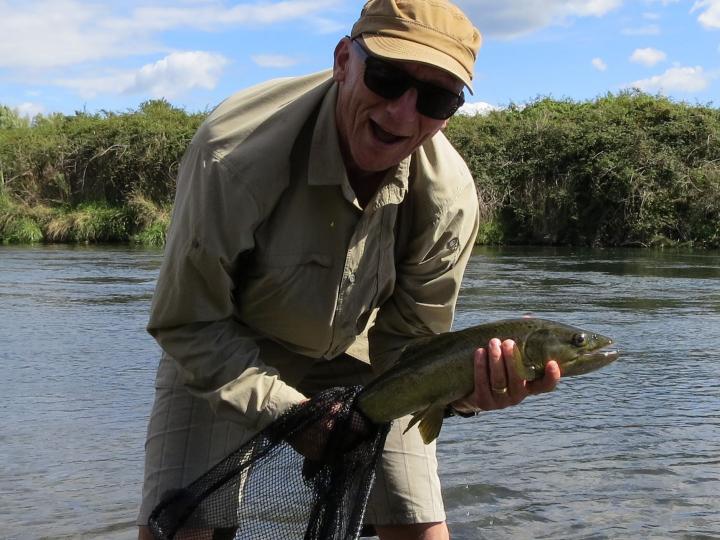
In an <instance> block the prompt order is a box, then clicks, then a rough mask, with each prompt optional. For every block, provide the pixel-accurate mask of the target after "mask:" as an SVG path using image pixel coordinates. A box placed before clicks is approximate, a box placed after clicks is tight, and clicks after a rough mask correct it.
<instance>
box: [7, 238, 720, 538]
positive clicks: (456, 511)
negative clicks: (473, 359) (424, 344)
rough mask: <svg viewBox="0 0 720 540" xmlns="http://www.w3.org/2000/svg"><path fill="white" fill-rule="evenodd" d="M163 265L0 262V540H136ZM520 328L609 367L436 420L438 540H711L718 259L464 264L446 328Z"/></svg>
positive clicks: (715, 511) (539, 256) (591, 253)
mask: <svg viewBox="0 0 720 540" xmlns="http://www.w3.org/2000/svg"><path fill="white" fill-rule="evenodd" d="M160 260H161V253H160V252H159V251H152V250H141V249H131V248H128V247H107V246H102V247H84V246H78V247H73V246H41V247H7V246H5V247H3V246H0V373H1V374H2V381H3V390H2V393H0V538H3V539H5V538H7V539H16V538H17V539H25V538H28V539H35V538H48V539H59V538H102V539H105V538H107V539H115V538H117V539H125V538H128V539H130V538H133V537H134V536H135V534H136V533H135V528H134V525H133V521H134V517H135V512H136V508H137V504H138V499H139V494H140V482H141V476H142V463H143V461H142V460H143V441H144V435H145V433H144V432H145V428H146V422H147V420H146V419H147V415H148V413H149V409H150V405H151V400H152V394H153V388H152V382H153V377H154V371H155V367H156V363H157V359H158V349H157V346H156V345H155V343H154V342H153V341H152V340H151V339H150V337H149V336H148V335H147V334H146V333H145V332H144V326H145V323H146V319H147V314H148V309H149V302H150V299H151V295H152V290H153V286H154V282H155V279H156V276H157V272H158V268H159V265H160ZM525 314H532V315H537V316H542V317H547V318H551V319H555V320H559V321H563V322H568V323H571V324H575V325H578V326H581V327H584V328H586V329H591V330H595V331H598V332H601V333H603V334H606V335H610V336H612V337H614V338H615V339H616V341H617V342H618V346H619V348H620V349H621V352H622V356H621V359H620V360H619V361H618V362H616V363H615V364H614V365H612V366H610V367H608V368H605V369H604V370H602V371H599V372H596V373H592V374H589V375H586V376H583V377H579V378H572V379H570V378H569V379H567V380H563V381H561V384H560V386H559V388H558V390H557V391H556V392H554V393H552V394H548V395H544V396H537V397H534V398H530V399H528V400H527V401H526V402H525V403H523V404H522V405H521V406H519V407H515V408H511V409H507V410H504V411H497V412H493V413H485V414H483V415H481V416H478V417H475V418H471V419H460V418H457V419H455V418H453V419H450V420H448V421H447V422H446V425H445V426H444V427H443V431H442V434H441V439H440V442H439V446H438V452H439V456H440V463H441V470H442V482H443V487H444V494H445V500H446V506H447V508H448V519H449V523H450V525H451V531H452V536H453V539H454V540H476V539H602V538H623V539H624V538H673V539H674V538H678V539H680V538H682V539H710V538H713V539H720V253H717V252H682V253H678V252H663V251H644V250H567V249H562V250H561V249H527V248H513V249H510V248H502V249H479V250H477V251H476V253H475V255H474V257H473V258H472V260H471V263H470V266H469V268H468V272H467V274H466V279H465V282H464V285H463V289H462V293H461V297H460V301H459V306H458V313H457V317H456V321H455V327H456V328H462V327H465V326H469V325H471V324H476V323H479V322H482V321H489V320H494V319H500V318H506V317H515V316H519V315H525Z"/></svg>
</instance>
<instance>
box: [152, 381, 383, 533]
mask: <svg viewBox="0 0 720 540" xmlns="http://www.w3.org/2000/svg"><path fill="white" fill-rule="evenodd" d="M360 390H361V387H360V386H355V387H343V388H332V389H329V390H326V391H324V392H321V393H320V394H318V395H316V396H315V397H313V399H311V400H310V401H307V402H305V403H303V404H301V405H297V406H295V407H294V408H292V409H290V410H289V411H287V412H286V413H285V414H283V415H282V416H281V417H280V418H278V419H277V420H276V421H275V422H273V423H272V424H270V425H269V426H268V427H266V428H265V429H264V430H263V431H261V432H260V433H258V434H257V435H256V436H255V437H253V438H252V439H250V440H249V441H248V442H247V443H245V444H243V445H242V446H241V447H240V448H238V449H237V450H235V451H234V452H232V453H231V454H230V455H229V456H227V457H226V458H225V459H224V460H222V461H221V462H220V463H218V464H217V465H216V466H215V467H213V468H212V469H210V470H209V471H208V472H207V473H205V474H204V475H202V476H201V477H200V478H198V479H197V480H195V481H194V482H193V483H192V484H190V485H188V486H187V487H185V488H182V489H179V490H175V491H172V492H169V493H167V494H166V495H165V496H164V497H163V499H162V501H161V502H160V504H159V505H158V506H157V507H156V508H155V509H154V510H153V512H152V514H151V516H150V521H149V526H150V530H151V532H152V533H153V535H154V536H155V538H158V539H172V538H175V539H182V540H196V539H197V540H211V539H212V540H221V539H223V540H224V539H228V540H229V539H253V540H264V539H267V540H284V539H287V540H298V539H304V540H349V539H355V538H358V536H359V535H360V529H361V526H362V518H363V514H364V512H365V505H366V503H367V498H368V495H369V493H370V488H371V486H372V482H373V478H374V471H375V465H376V463H377V461H378V459H379V458H380V456H381V454H382V449H383V446H384V444H385V438H386V436H387V433H388V430H389V427H390V425H389V424H384V425H376V424H373V423H371V422H370V421H368V420H367V419H366V418H365V417H364V416H363V415H362V413H360V412H359V410H358V409H357V407H356V398H357V395H358V394H359V392H360Z"/></svg>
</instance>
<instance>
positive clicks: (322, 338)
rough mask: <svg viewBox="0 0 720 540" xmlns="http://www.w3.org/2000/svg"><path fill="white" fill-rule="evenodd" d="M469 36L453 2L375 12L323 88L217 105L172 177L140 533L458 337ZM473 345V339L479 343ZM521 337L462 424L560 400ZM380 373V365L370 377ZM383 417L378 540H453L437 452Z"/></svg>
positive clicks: (341, 46)
mask: <svg viewBox="0 0 720 540" xmlns="http://www.w3.org/2000/svg"><path fill="white" fill-rule="evenodd" d="M479 46H480V34H479V32H478V31H477V30H476V29H475V28H474V27H473V25H472V24H471V23H470V21H469V20H468V19H467V18H466V17H465V16H464V15H463V14H462V12H461V11H460V10H459V9H458V8H457V7H455V6H454V5H452V4H449V3H448V2H447V1H446V0H370V1H369V2H368V3H367V4H366V5H365V7H364V8H363V11H362V13H361V16H360V18H359V20H358V21H357V22H356V24H355V25H354V27H353V29H352V32H351V35H350V36H348V37H345V38H343V39H342V40H340V42H339V43H338V45H337V47H336V49H335V53H334V66H333V70H332V74H330V73H320V74H316V75H311V76H308V77H302V78H297V79H284V80H277V81H271V82H269V83H265V84H263V85H260V86H258V87H255V88H251V89H249V90H246V91H244V92H241V93H240V94H238V95H236V96H234V97H232V98H230V99H229V100H227V101H226V102H224V103H223V104H221V105H220V106H219V107H218V108H217V109H216V110H215V111H214V112H213V113H212V114H211V115H210V117H209V118H208V119H207V121H206V122H205V123H204V124H203V126H202V127H201V128H200V129H199V131H198V133H197V134H196V136H195V138H194V139H193V141H192V143H191V144H190V147H189V148H188V150H187V153H186V155H185V157H184V159H183V163H182V166H181V170H180V174H179V178H178V185H177V195H176V203H175V210H174V215H173V222H172V227H171V230H170V233H169V238H168V245H167V248H166V255H165V259H164V262H163V267H162V270H161V274H160V278H159V281H158V285H157V290H156V293H155V297H154V299H153V307H152V314H151V319H150V323H149V326H148V329H149V331H150V333H151V334H152V335H153V336H154V337H155V338H156V339H157V341H158V343H159V344H160V345H161V347H162V349H163V358H162V360H161V363H160V366H159V369H158V376H157V384H156V386H157V393H156V401H155V405H154V408H153V412H152V416H151V420H150V425H149V428H148V442H147V445H146V450H147V457H146V470H145V486H144V490H143V504H142V508H141V511H140V516H139V519H138V523H139V524H140V525H141V532H140V534H141V537H148V536H147V535H148V532H147V529H146V528H145V527H143V526H144V525H145V524H146V523H147V518H148V515H149V513H150V511H151V510H152V508H153V507H154V506H155V505H156V504H157V502H158V501H159V500H160V498H161V496H162V494H163V493H164V492H165V491H166V490H168V489H172V488H177V487H180V486H183V485H186V484H188V483H189V482H191V481H192V480H193V479H194V478H195V477H197V476H200V475H201V474H203V473H204V472H205V471H207V470H208V469H209V468H210V467H211V466H212V465H213V464H214V463H216V462H218V461H219V460H221V459H222V458H223V457H225V455H227V454H228V453H229V452H230V451H232V450H233V449H234V448H236V447H237V446H239V445H240V444H241V443H242V442H243V441H245V440H247V439H248V438H249V437H250V436H252V434H254V433H255V432H257V431H258V430H260V429H262V428H263V427H264V426H266V425H267V424H269V423H270V422H272V421H273V420H274V419H275V418H277V417H278V416H279V415H280V414H282V412H283V411H285V410H287V409H288V408H289V407H291V406H292V405H294V404H296V403H299V402H301V401H303V400H305V399H307V396H310V395H312V394H314V393H315V392H317V391H319V390H322V389H323V388H327V387H331V386H337V385H344V384H358V383H360V384H364V383H366V382H367V381H369V380H370V379H371V378H372V377H373V373H377V372H380V371H382V370H383V369H385V368H386V367H387V366H389V365H390V364H392V362H393V361H394V360H395V359H396V358H397V356H398V354H399V352H400V351H401V349H402V347H403V346H404V345H405V344H407V342H408V340H409V339H411V338H413V337H417V336H422V335H428V334H432V333H438V332H443V331H447V330H449V329H450V326H451V323H452V317H453V312H454V307H455V302H456V299H457V295H458V291H459V288H460V282H461V279H462V273H463V271H464V268H465V265H466V263H467V261H468V258H469V257H470V253H471V250H472V246H473V242H474V239H475V235H476V233H477V227H478V207H477V197H476V194H475V187H474V183H473V180H472V178H471V176H470V173H469V171H468V169H467V166H466V165H465V163H464V162H463V161H462V159H461V158H460V157H459V155H458V154H457V153H456V152H455V151H454V149H453V148H452V147H451V146H450V144H449V143H448V141H447V140H446V139H445V137H444V136H443V135H442V134H441V130H442V129H443V128H444V127H445V125H446V124H447V121H448V118H449V117H450V116H451V115H452V114H453V113H454V112H455V111H456V110H457V108H458V107H459V106H461V105H462V103H463V88H467V89H468V90H470V89H471V83H472V73H473V65H474V62H475V56H476V54H477V51H478V49H479ZM479 345H480V344H479ZM512 351H513V343H512V342H510V341H506V342H504V343H500V342H499V341H498V340H492V341H491V342H490V343H489V344H488V345H487V347H486V348H480V349H478V351H477V352H476V354H475V361H476V385H475V386H476V387H475V391H474V393H473V394H472V395H470V396H468V397H467V398H466V399H464V400H462V401H461V402H458V403H455V404H454V408H455V409H457V410H458V411H461V412H476V411H479V410H492V409H498V408H503V407H507V406H509V405H514V404H517V403H519V402H520V401H522V400H523V399H524V398H525V397H526V396H527V395H529V394H531V393H537V392H542V391H549V390H552V389H553V388H554V386H555V384H556V382H557V380H558V378H559V370H558V368H557V365H556V364H555V363H551V364H549V366H548V369H547V370H546V372H547V374H546V376H545V378H544V379H543V380H542V381H538V382H535V383H526V382H525V381H523V380H521V379H519V378H518V377H517V376H516V375H515V373H514V372H513V370H512V368H511V367H508V366H510V365H511V364H510V362H509V359H510V358H511V357H512ZM368 362H370V363H371V364H372V368H371V367H370V365H369V363H368ZM407 422H408V419H402V420H400V421H398V422H395V423H394V426H393V430H392V431H391V433H390V435H389V437H388V440H387V444H386V446H385V451H384V453H383V459H382V463H381V466H380V467H379V469H378V476H377V480H376V485H375V487H374V489H373V493H372V494H371V498H370V503H369V505H368V509H367V512H366V521H367V522H368V523H370V524H373V525H374V526H375V529H376V531H377V533H378V535H379V537H380V538H381V539H382V540H388V539H390V540H394V539H428V540H436V539H443V538H448V537H449V534H448V529H447V526H446V525H445V513H444V509H443V505H442V499H441V495H440V483H439V480H438V476H437V463H436V460H435V446H434V444H431V445H428V446H425V445H424V444H422V441H421V440H420V437H419V434H418V432H417V430H416V429H412V430H410V431H408V433H407V434H405V435H403V434H402V431H403V429H404V427H405V426H406V425H407Z"/></svg>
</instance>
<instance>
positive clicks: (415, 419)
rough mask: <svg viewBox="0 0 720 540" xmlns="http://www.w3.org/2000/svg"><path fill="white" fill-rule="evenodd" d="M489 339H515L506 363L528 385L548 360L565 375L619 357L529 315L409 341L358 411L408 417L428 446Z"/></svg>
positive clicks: (577, 332) (582, 335) (376, 418)
mask: <svg viewBox="0 0 720 540" xmlns="http://www.w3.org/2000/svg"><path fill="white" fill-rule="evenodd" d="M492 338H499V339H500V340H501V341H504V340H506V339H512V340H513V341H515V349H514V351H513V361H512V365H513V368H514V369H515V372H516V373H517V374H518V375H519V376H521V377H522V378H524V379H525V380H528V381H532V380H535V379H539V378H542V376H543V374H544V372H545V365H546V364H547V363H548V361H550V360H555V361H557V363H558V365H559V366H560V373H561V376H563V377H568V376H574V375H582V374H584V373H589V372H591V371H595V370H596V369H600V368H601V367H604V366H606V365H608V364H610V363H612V362H614V361H615V360H616V359H617V358H618V356H619V352H618V350H617V349H608V348H607V347H609V346H610V345H612V344H613V340H612V339H611V338H609V337H606V336H603V335H601V334H598V333H595V332H589V331H586V330H582V329H580V328H576V327H574V326H570V325H567V324H563V323H559V322H555V321H551V320H547V319H541V318H535V317H525V318H518V319H506V320H501V321H496V322H489V323H485V324H480V325H476V326H471V327H469V328H465V329H463V330H458V331H454V332H445V333H442V334H437V335H433V336H429V337H422V338H417V339H416V340H414V341H412V342H411V343H410V344H409V345H408V346H406V347H405V349H404V350H403V351H402V353H401V355H400V358H399V359H398V361H397V362H396V363H395V364H394V365H393V366H392V367H390V368H389V369H388V370H387V371H385V372H384V373H381V374H380V375H379V376H378V377H376V378H375V379H374V380H373V381H371V382H370V383H368V384H367V385H366V386H365V388H363V389H362V390H361V392H360V393H359V395H358V398H357V399H358V401H357V405H358V408H359V409H360V411H361V412H362V413H363V414H364V415H365V416H366V417H367V418H369V419H370V420H371V421H372V422H375V423H377V424H382V423H386V422H391V421H392V420H395V419H397V418H400V417H402V416H405V415H408V414H411V415H412V420H411V421H410V424H409V425H408V428H407V429H410V428H411V427H413V426H414V425H415V424H417V425H418V429H419V431H420V435H421V437H422V439H423V442H424V443H425V444H429V443H430V442H432V441H434V440H435V439H436V438H437V437H438V435H439V434H440V429H441V427H442V423H443V419H444V417H445V411H446V408H447V406H448V405H449V404H450V403H452V402H454V401H456V400H458V399H460V398H463V397H465V396H467V395H469V394H470V393H471V392H472V391H473V389H474V386H475V375H474V365H475V364H474V359H473V358H474V352H475V350H476V349H478V348H479V347H486V346H487V343H488V342H489V341H490V339H492ZM406 431H407V430H406Z"/></svg>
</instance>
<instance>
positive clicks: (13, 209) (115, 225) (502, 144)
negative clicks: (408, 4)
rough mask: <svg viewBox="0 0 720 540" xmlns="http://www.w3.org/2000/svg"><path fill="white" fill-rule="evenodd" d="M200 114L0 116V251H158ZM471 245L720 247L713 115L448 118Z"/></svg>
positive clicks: (648, 109) (637, 99)
mask: <svg viewBox="0 0 720 540" xmlns="http://www.w3.org/2000/svg"><path fill="white" fill-rule="evenodd" d="M204 117H205V113H187V112H185V111H183V110H182V109H178V108H175V107H173V106H171V105H170V104H169V103H167V102H165V101H162V100H157V101H148V102H145V103H143V104H141V105H140V106H139V108H138V109H137V110H133V111H128V112H124V113H114V112H100V113H94V114H89V113H85V112H78V113H76V114H74V115H69V116H66V115H60V114H55V115H51V116H46V117H37V118H35V119H34V120H33V122H32V123H29V122H28V121H27V120H25V119H23V118H20V117H18V116H17V114H15V113H14V112H13V111H12V110H10V109H9V108H8V107H3V106H0V242H3V243H31V242H114V241H119V242H126V241H130V242H137V243H141V244H146V245H162V244H163V243H164V240H165V232H166V230H167V225H168V223H169V219H170V212H171V208H172V199H173V195H174V179H175V176H176V173H177V169H178V165H179V160H180V158H181V157H182V154H183V152H184V150H185V148H186V146H187V144H188V142H189V141H190V139H191V138H192V135H193V133H194V132H195V130H196V129H197V127H198V126H199V125H200V123H201V122H202V120H203V119H204ZM446 135H447V136H448V138H449V139H450V140H451V141H452V142H453V144H454V145H455V147H456V148H457V149H458V151H459V152H460V153H461V154H462V155H463V157H464V158H465V160H466V161H467V163H468V165H469V167H470V169H471V171H472V173H473V176H474V177H475V181H476V184H477V187H478V198H479V204H480V209H481V216H482V225H481V230H480V234H479V235H478V243H483V244H536V245H537V244H547V245H577V246H668V245H688V246H694V247H703V248H717V247H720V109H718V108H716V107H712V106H700V105H689V104H685V103H677V102H673V101H671V100H668V99H666V98H664V97H658V96H650V95H647V94H643V93H639V92H622V93H619V94H615V95H610V94H609V95H607V96H605V97H601V98H598V99H595V100H592V101H584V102H576V101H571V100H557V99H551V98H538V99H536V100H535V101H533V102H531V103H530V104H528V105H524V106H515V105H511V106H509V107H507V108H506V109H503V110H498V111H495V112H492V113H490V114H488V115H483V116H480V115H478V116H462V115H458V116H456V117H454V118H453V119H452V120H451V122H450V124H449V126H448V128H447V130H446Z"/></svg>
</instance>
